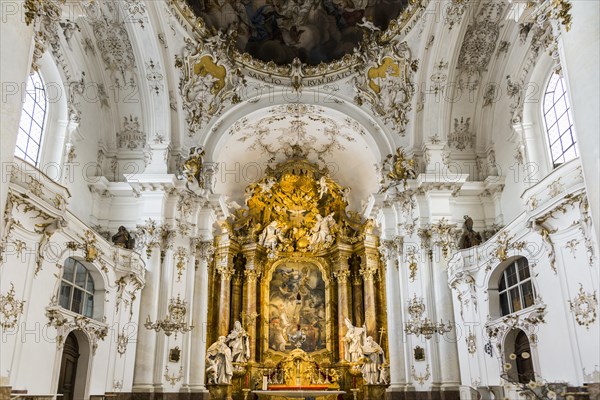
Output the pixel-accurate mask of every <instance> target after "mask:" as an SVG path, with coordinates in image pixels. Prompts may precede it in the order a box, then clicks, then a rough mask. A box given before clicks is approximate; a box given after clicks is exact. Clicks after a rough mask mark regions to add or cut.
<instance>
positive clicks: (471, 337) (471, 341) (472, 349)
mask: <svg viewBox="0 0 600 400" xmlns="http://www.w3.org/2000/svg"><path fill="white" fill-rule="evenodd" d="M465 340H466V342H467V351H468V352H469V354H475V353H476V352H477V337H476V336H475V333H473V332H471V328H469V334H468V335H467V337H466V338H465Z"/></svg>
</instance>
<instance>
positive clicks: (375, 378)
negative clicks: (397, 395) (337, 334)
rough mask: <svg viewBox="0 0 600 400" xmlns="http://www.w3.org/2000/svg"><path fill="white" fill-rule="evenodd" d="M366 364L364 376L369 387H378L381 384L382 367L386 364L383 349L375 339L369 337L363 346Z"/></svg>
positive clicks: (363, 366) (363, 369) (363, 370)
mask: <svg viewBox="0 0 600 400" xmlns="http://www.w3.org/2000/svg"><path fill="white" fill-rule="evenodd" d="M362 352H363V356H364V359H363V360H364V364H363V365H362V368H361V370H362V374H363V378H364V380H365V383H366V384H367V385H376V384H378V383H382V382H381V375H380V373H381V372H382V371H381V367H382V366H383V365H384V364H385V355H384V354H383V349H382V348H381V346H380V345H379V344H377V342H375V340H373V337H371V336H369V337H367V339H366V340H365V342H364V344H363V346H362Z"/></svg>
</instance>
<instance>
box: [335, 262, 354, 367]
mask: <svg viewBox="0 0 600 400" xmlns="http://www.w3.org/2000/svg"><path fill="white" fill-rule="evenodd" d="M340 258H342V259H343V260H344V261H345V262H344V263H343V264H341V265H340V268H339V269H338V270H337V272H335V273H334V274H333V275H334V276H335V279H337V284H338V345H339V349H340V360H345V356H346V355H345V354H344V336H345V335H346V330H347V329H348V328H347V327H346V323H345V319H346V318H349V317H350V316H351V314H350V304H349V302H348V277H349V276H350V271H349V270H348V266H347V262H346V260H347V257H340ZM344 264H346V265H344Z"/></svg>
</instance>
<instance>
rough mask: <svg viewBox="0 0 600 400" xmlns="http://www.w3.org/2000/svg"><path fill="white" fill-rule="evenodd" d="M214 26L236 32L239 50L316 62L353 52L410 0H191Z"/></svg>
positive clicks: (275, 58)
mask: <svg viewBox="0 0 600 400" xmlns="http://www.w3.org/2000/svg"><path fill="white" fill-rule="evenodd" d="M187 2H188V4H189V5H190V7H191V8H192V9H193V11H194V12H195V13H196V15H197V16H200V17H201V18H202V19H203V20H204V21H205V22H206V24H207V25H208V26H209V27H211V28H214V29H217V30H220V31H223V32H228V33H230V34H232V33H234V34H237V46H238V49H239V51H240V52H242V53H244V52H246V53H249V54H250V55H252V56H253V57H255V58H257V59H259V60H262V61H265V62H269V61H273V62H274V63H276V64H280V65H281V64H288V63H291V62H292V60H293V59H294V58H296V57H297V58H299V59H300V60H301V61H302V62H303V63H306V64H310V65H317V64H319V63H321V62H325V63H326V62H330V61H332V60H336V59H340V58H341V57H343V56H344V55H345V54H348V53H351V52H352V51H353V49H354V48H355V47H357V45H358V43H359V42H360V41H361V39H362V37H363V35H364V34H365V32H369V31H373V30H375V31H376V30H385V29H387V27H388V24H389V22H390V21H391V20H392V19H395V18H397V17H398V16H399V15H400V13H401V12H402V11H403V10H404V9H405V8H406V5H407V3H408V1H407V0H245V1H236V0H187Z"/></svg>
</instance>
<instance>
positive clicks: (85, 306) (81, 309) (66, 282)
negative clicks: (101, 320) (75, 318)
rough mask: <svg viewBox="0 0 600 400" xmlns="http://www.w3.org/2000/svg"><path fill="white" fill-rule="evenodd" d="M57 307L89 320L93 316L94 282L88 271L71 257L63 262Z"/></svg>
mask: <svg viewBox="0 0 600 400" xmlns="http://www.w3.org/2000/svg"><path fill="white" fill-rule="evenodd" d="M59 305H60V306H61V307H62V308H64V309H67V310H71V311H73V312H75V313H77V314H81V315H85V316H86V317H89V318H92V316H93V315H94V280H93V279H92V275H91V274H90V272H89V271H88V269H87V268H86V267H85V266H84V265H83V264H82V263H81V262H79V261H77V260H76V259H74V258H71V257H69V258H67V260H66V261H65V265H64V272H63V276H62V281H61V283H60V297H59Z"/></svg>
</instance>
